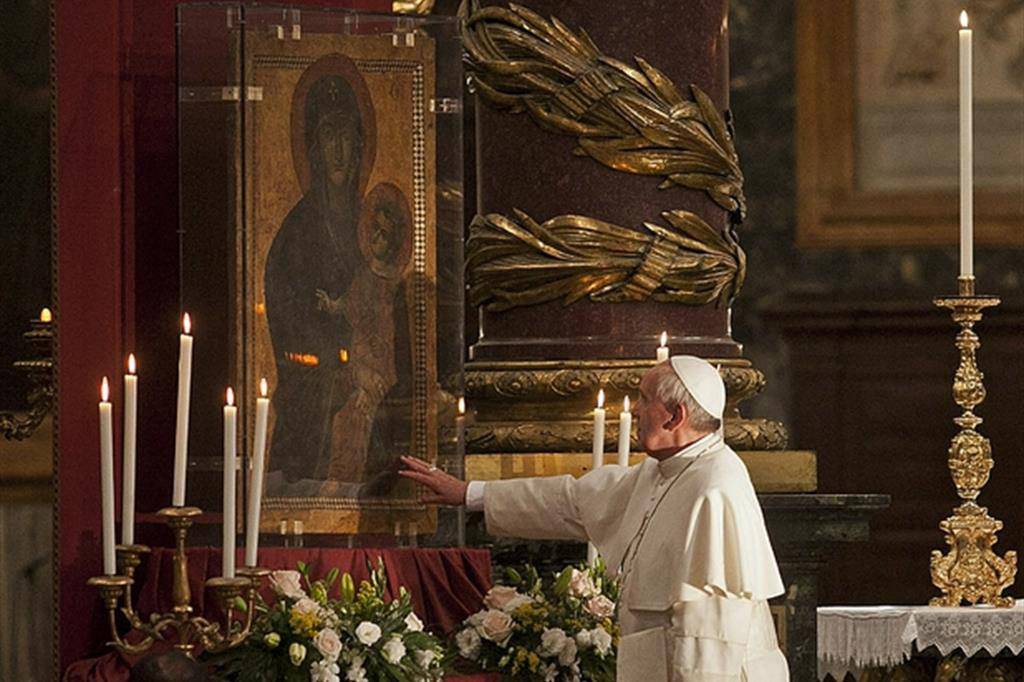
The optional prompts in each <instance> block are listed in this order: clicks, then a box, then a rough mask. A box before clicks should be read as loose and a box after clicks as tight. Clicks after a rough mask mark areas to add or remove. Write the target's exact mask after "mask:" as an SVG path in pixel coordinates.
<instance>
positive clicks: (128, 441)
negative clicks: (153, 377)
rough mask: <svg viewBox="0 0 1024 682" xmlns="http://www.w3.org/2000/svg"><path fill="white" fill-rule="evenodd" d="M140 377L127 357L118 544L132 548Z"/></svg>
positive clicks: (133, 358) (132, 362) (132, 361)
mask: <svg viewBox="0 0 1024 682" xmlns="http://www.w3.org/2000/svg"><path fill="white" fill-rule="evenodd" d="M138 399H139V377H138V376H137V374H136V367H135V354H134V353H131V354H129V355H128V373H127V374H125V375H124V440H123V442H122V445H121V458H122V461H121V466H122V469H121V544H122V545H133V544H135V443H136V437H135V433H136V423H137V421H138V418H137V415H138V407H137V404H138Z"/></svg>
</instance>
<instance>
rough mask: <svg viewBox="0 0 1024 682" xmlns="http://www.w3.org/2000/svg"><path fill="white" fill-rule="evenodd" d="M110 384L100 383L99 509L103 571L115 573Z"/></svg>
mask: <svg viewBox="0 0 1024 682" xmlns="http://www.w3.org/2000/svg"><path fill="white" fill-rule="evenodd" d="M109 398H110V384H109V383H108V382H107V378H106V377H103V383H102V384H101V385H100V511H101V513H102V517H103V573H104V575H114V574H116V573H117V560H116V558H115V556H114V542H115V540H114V417H113V410H112V408H111V405H110V401H109Z"/></svg>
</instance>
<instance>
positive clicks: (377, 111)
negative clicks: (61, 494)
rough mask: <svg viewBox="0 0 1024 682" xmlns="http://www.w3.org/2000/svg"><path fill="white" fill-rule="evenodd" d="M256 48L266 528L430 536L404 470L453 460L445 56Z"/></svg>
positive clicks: (253, 203)
mask: <svg viewBox="0 0 1024 682" xmlns="http://www.w3.org/2000/svg"><path fill="white" fill-rule="evenodd" d="M304 28H307V27H304ZM244 45H245V50H244V67H243V68H244V73H245V74H246V80H245V82H246V85H247V88H248V92H249V94H250V99H252V100H253V101H252V105H251V106H248V107H247V113H246V116H245V117H244V122H243V124H242V125H243V127H244V140H245V144H244V153H243V154H242V156H241V158H242V163H243V164H244V173H243V177H244V178H245V181H244V184H243V186H242V187H240V188H239V191H240V192H242V193H243V195H244V197H245V198H244V199H243V204H244V205H245V206H246V215H245V217H244V221H245V229H242V230H240V231H239V233H238V239H239V240H240V243H239V244H238V245H237V252H238V253H240V254H243V257H242V258H239V259H238V264H237V268H238V272H237V273H236V295H237V297H238V307H237V309H238V310H239V311H242V314H241V315H240V316H239V319H238V321H237V324H238V326H239V329H238V331H239V333H238V348H237V353H238V357H240V358H244V363H243V366H244V368H245V369H244V372H245V383H246V385H247V386H248V387H250V390H251V389H252V387H255V386H258V384H259V381H260V379H261V378H262V377H266V378H267V380H268V383H269V385H270V386H271V387H272V395H271V406H272V407H271V415H270V425H269V433H268V438H267V467H266V476H265V481H266V482H265V490H264V493H263V505H262V510H263V511H262V519H261V524H260V526H261V530H262V531H263V532H273V531H275V530H276V529H277V528H278V527H279V526H280V524H281V522H282V521H284V522H286V523H287V525H288V526H289V527H291V526H293V525H294V522H295V521H300V522H301V523H302V527H303V529H304V531H305V532H306V533H329V534H351V535H356V534H392V533H396V532H398V529H402V531H403V532H409V529H411V528H414V529H415V531H414V532H419V533H429V532H432V531H433V529H434V527H435V526H436V511H434V510H429V509H427V508H426V507H425V506H423V505H422V504H421V503H420V502H419V492H418V491H417V490H416V489H415V488H414V487H413V486H412V485H411V484H410V482H408V481H405V480H404V479H401V478H400V477H398V476H397V461H398V458H399V456H401V455H414V456H416V457H420V458H422V459H424V460H427V461H429V462H434V461H436V460H437V456H438V436H437V432H438V429H437V415H436V410H435V409H434V408H433V406H434V405H436V403H437V400H438V396H437V391H438V390H439V389H438V376H437V375H438V368H437V361H436V355H437V354H436V344H437V319H436V300H435V295H436V294H435V290H434V283H435V282H436V281H437V263H436V258H435V253H436V219H435V216H436V206H435V195H436V178H435V173H436V170H435V168H436V162H435V125H434V114H433V112H432V111H431V108H430V106H429V101H428V99H427V98H428V96H429V93H431V92H433V90H434V78H435V58H434V42H433V40H432V39H431V37H429V36H426V35H422V34H413V33H405V34H403V33H398V32H376V31H373V30H366V31H363V32H359V31H356V32H340V33H338V32H330V31H325V32H314V31H310V30H304V31H302V32H301V34H300V33H298V32H293V33H290V34H286V35H285V37H284V39H282V36H281V35H280V34H275V33H274V32H273V31H252V32H251V33H250V34H248V35H247V36H246V39H245V43H244Z"/></svg>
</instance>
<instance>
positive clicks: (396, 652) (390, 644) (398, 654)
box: [381, 635, 405, 665]
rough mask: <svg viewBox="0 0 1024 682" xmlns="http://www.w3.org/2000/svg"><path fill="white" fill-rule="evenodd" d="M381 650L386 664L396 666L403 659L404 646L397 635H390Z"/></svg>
mask: <svg viewBox="0 0 1024 682" xmlns="http://www.w3.org/2000/svg"><path fill="white" fill-rule="evenodd" d="M381 650H383V652H384V658H385V659H386V660H387V662H388V663H394V664H395V665H398V662H399V661H401V660H402V658H404V657H405V644H404V643H403V642H402V638H401V637H399V636H398V635H391V637H390V638H388V641H386V642H384V646H382V647H381Z"/></svg>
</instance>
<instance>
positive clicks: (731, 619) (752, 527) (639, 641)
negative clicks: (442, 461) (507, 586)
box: [466, 433, 789, 682]
mask: <svg viewBox="0 0 1024 682" xmlns="http://www.w3.org/2000/svg"><path fill="white" fill-rule="evenodd" d="M481 497H482V498H483V500H482V501H483V505H482V506H483V509H484V513H485V516H486V521H487V530H488V532H489V533H491V534H492V535H497V536H511V537H520V538H533V539H557V540H589V541H590V542H592V543H594V544H595V545H596V546H597V548H598V550H599V551H600V553H601V556H602V557H604V560H605V562H606V564H607V565H608V567H609V569H610V570H611V571H612V573H614V574H618V575H620V576H621V578H622V591H621V594H620V600H619V625H620V627H621V631H622V639H621V641H620V643H619V651H618V674H617V679H619V680H630V681H632V680H636V681H642V682H657V681H659V680H666V681H668V680H672V681H673V682H725V681H727V680H728V681H734V680H757V681H758V682H778V681H783V682H785V681H786V680H788V679H789V671H788V668H787V665H786V659H785V657H784V656H783V654H782V652H781V651H780V650H779V647H778V642H777V639H776V634H775V626H774V624H773V622H772V618H771V614H770V613H769V610H768V602H767V600H768V599H770V598H772V597H775V596H778V595H780V594H782V593H783V592H784V588H783V584H782V578H781V577H780V576H779V569H778V566H777V564H776V562H775V555H774V553H773V552H772V547H771V543H770V542H769V540H768V533H767V531H766V530H765V526H764V517H763V516H762V514H761V507H760V505H759V504H758V502H757V496H756V495H755V494H754V487H753V485H752V484H751V482H750V476H749V475H748V473H747V469H746V466H745V465H744V464H743V461H742V460H741V459H740V458H739V457H738V456H737V455H736V453H735V452H733V451H732V449H731V448H729V447H728V446H727V445H725V443H724V442H723V441H722V438H721V436H720V435H719V434H717V433H714V434H710V435H708V436H705V437H704V438H701V439H700V440H698V441H697V442H695V443H693V444H691V445H689V446H688V447H686V448H684V449H683V450H681V451H680V452H678V453H676V454H675V455H673V456H672V457H670V458H668V459H666V460H663V461H661V462H659V461H657V460H655V459H653V458H650V457H649V458H647V459H645V460H644V461H643V463H641V464H638V465H636V466H633V467H629V468H626V467H620V466H615V465H609V466H603V467H600V468H599V469H596V470H595V471H591V472H588V473H587V474H586V475H584V476H581V477H580V478H573V477H572V476H568V475H566V476H557V477H541V478H522V479H513V480H507V481H488V482H487V483H486V484H482V483H480V482H473V483H471V484H470V488H469V490H468V491H467V495H466V503H467V505H468V506H469V507H470V509H473V508H477V509H479V508H480V506H481V505H480V498H481Z"/></svg>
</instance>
